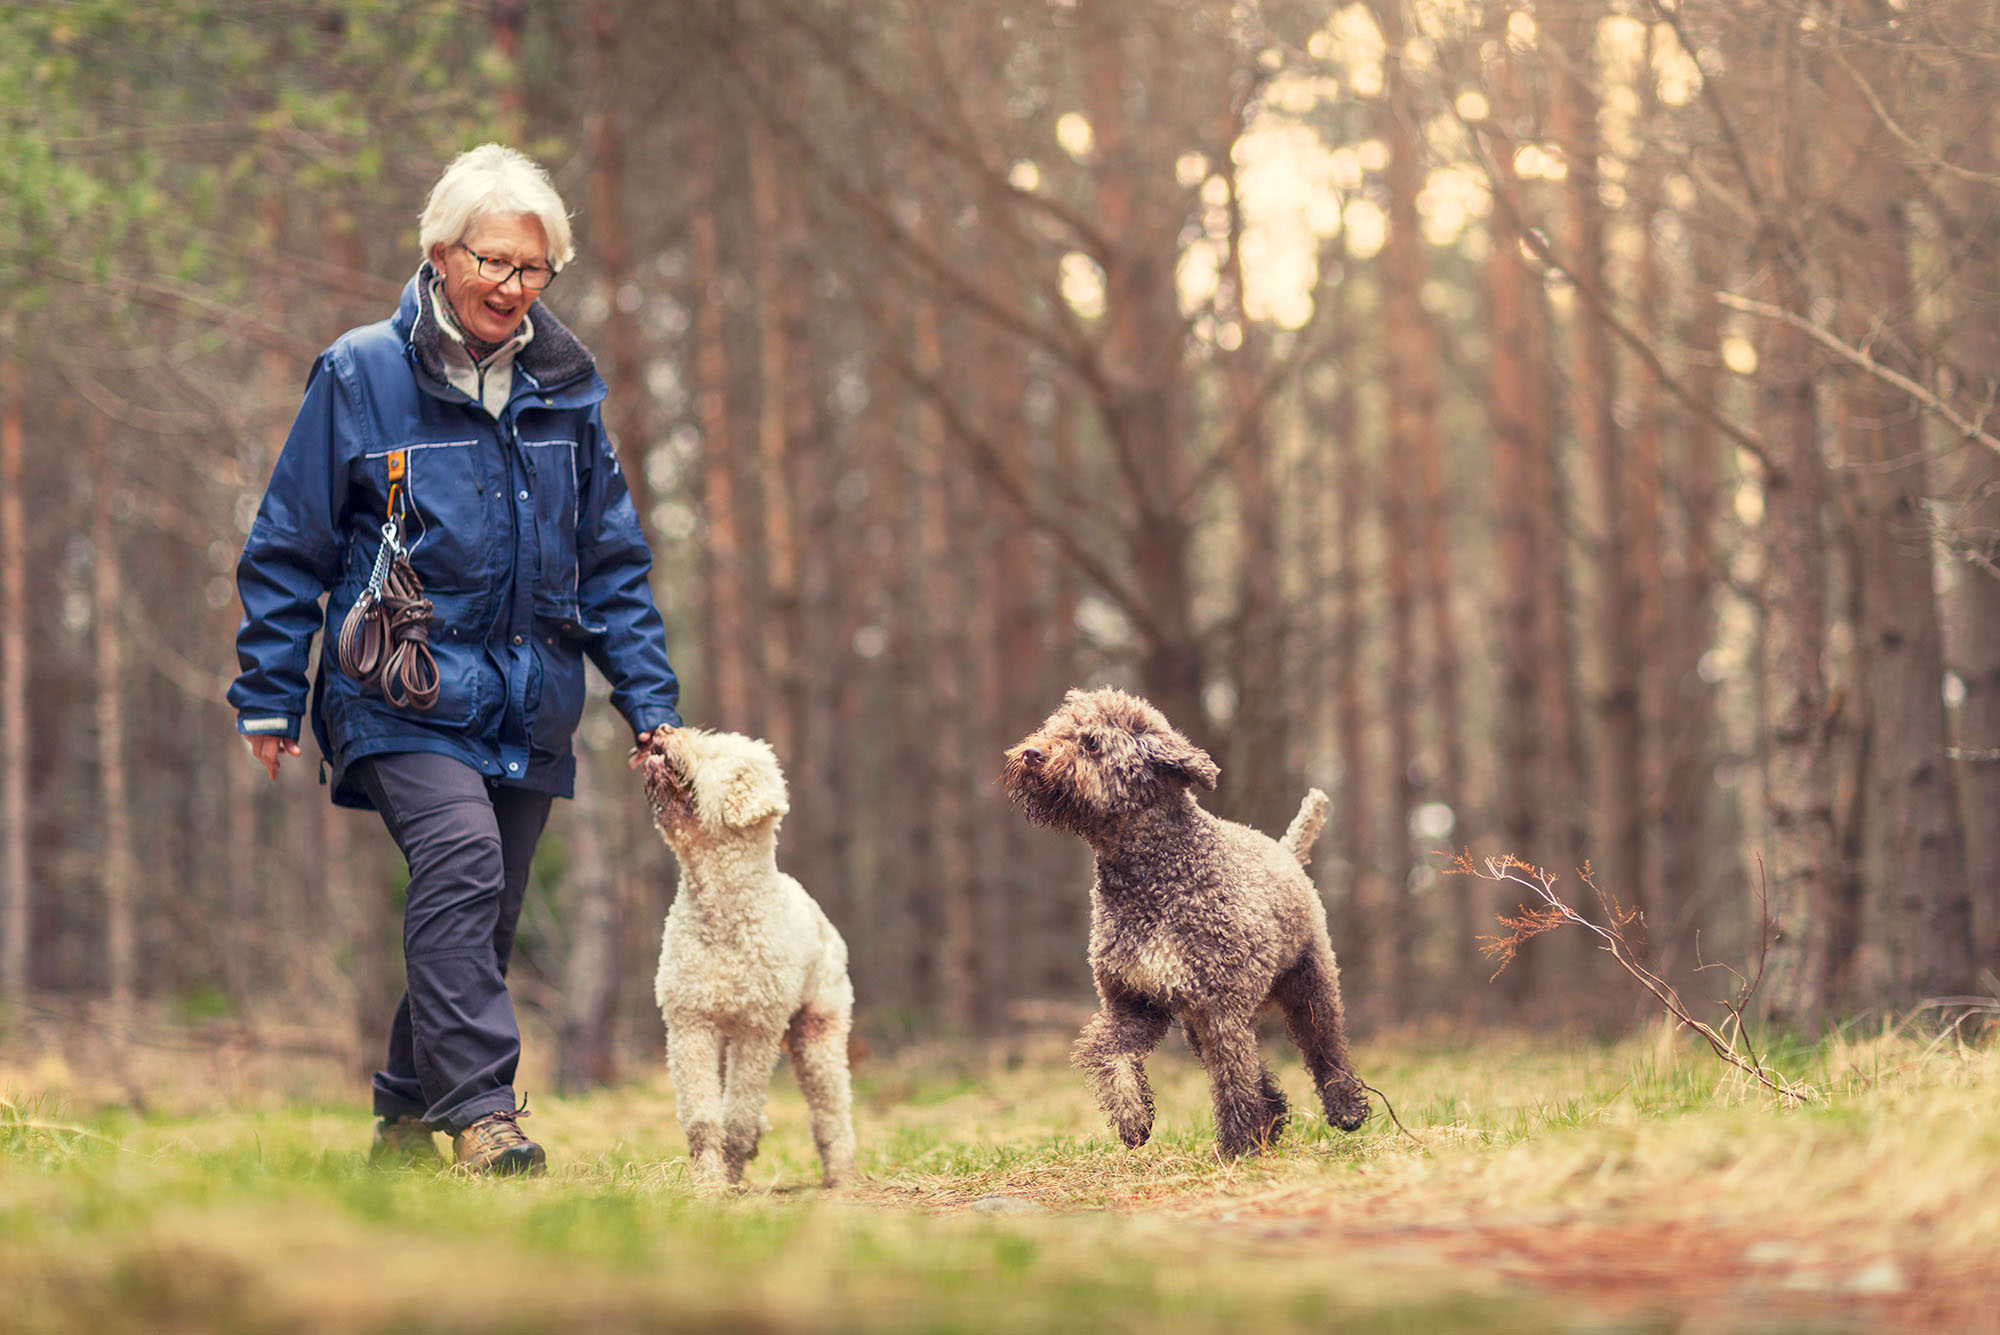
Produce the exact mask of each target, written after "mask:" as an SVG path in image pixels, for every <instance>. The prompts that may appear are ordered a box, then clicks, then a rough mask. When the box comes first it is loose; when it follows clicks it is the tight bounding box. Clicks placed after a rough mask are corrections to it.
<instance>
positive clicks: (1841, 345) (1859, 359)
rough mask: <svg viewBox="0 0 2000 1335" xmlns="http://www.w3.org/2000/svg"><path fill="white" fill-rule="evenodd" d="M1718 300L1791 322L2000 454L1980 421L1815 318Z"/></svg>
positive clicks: (1998, 443)
mask: <svg viewBox="0 0 2000 1335" xmlns="http://www.w3.org/2000/svg"><path fill="white" fill-rule="evenodd" d="M1715 299H1716V300H1717V301H1719V302H1721V303H1722V304H1723V305H1725V306H1727V307H1729V309H1731V310H1733V311H1742V312H1744V313H1745V314H1746V315H1760V316H1762V317H1764V318H1765V319H1767V320H1776V321H1777V322H1778V323H1780V324H1783V325H1788V326H1790V327H1791V328H1793V329H1796V330H1798V331H1799V332H1800V333H1802V334H1804V335H1805V336H1806V337H1807V338H1810V339H1811V340H1812V341H1813V342H1815V343H1817V344H1819V345H1820V346H1821V347H1823V348H1825V349H1826V350H1827V351H1829V352H1831V353H1833V354H1834V356H1836V357H1838V358H1840V359H1841V360H1842V361H1844V362H1846V363H1847V364H1848V365H1850V366H1853V367H1857V368H1859V369H1860V370H1863V371H1866V372H1867V373H1868V374H1869V375H1872V376H1874V377H1875V378H1876V379H1877V380H1880V381H1882V382H1883V383H1884V384H1889V385H1894V386H1895V387H1896V388H1897V389H1900V390H1902V391H1903V393H1905V394H1907V395H1909V396H1910V398H1912V399H1914V400H1915V401H1916V402H1917V404H1918V405H1919V406H1920V407H1922V408H1923V409H1924V410H1925V411H1926V412H1929V413H1932V414H1934V415H1935V416H1937V417H1940V418H1942V419H1943V420H1944V421H1945V422H1946V423H1948V424H1949V425H1950V426H1951V428H1952V429H1953V430H1954V431H1957V432H1958V433H1959V435H1960V437H1961V438H1962V439H1964V440H1968V441H1974V442H1977V443H1978V444H1981V445H1984V446H1985V447H1986V448H1987V449H1989V450H1992V451H1993V452H1994V453H1996V454H2000V437H1995V436H1994V435H1992V434H1991V433H1990V432H1988V431H1987V430H1986V429H1985V428H1983V427H1981V426H1980V425H1979V424H1978V423H1977V422H1974V421H1972V420H1970V419H1969V418H1967V417H1965V416H1964V415H1963V414H1962V413H1960V412H1958V411H1957V410H1956V409H1954V408H1953V407H1952V406H1951V405H1950V404H1948V403H1946V402H1945V401H1944V400H1943V399H1941V398H1939V397H1938V396H1937V395H1935V394H1933V393H1931V391H1929V390H1928V389H1925V388H1924V387H1923V386H1922V385H1920V384H1918V383H1917V382H1916V381H1914V380H1912V379H1910V377H1908V376H1906V375H1904V374H1903V373H1902V372H1901V371H1898V370H1896V369H1894V368H1893V367H1888V366H1884V365H1882V363H1880V362H1878V361H1876V360H1875V359H1874V358H1873V357H1871V356H1869V355H1868V354H1867V353H1866V352H1864V351H1862V350H1861V349H1859V348H1856V347H1854V346H1852V345H1851V344H1849V343H1847V342H1845V341H1843V340H1842V339H1840V338H1839V337H1838V336H1836V335H1834V334H1832V333H1829V332H1828V331H1827V330H1824V329H1822V328H1820V327H1819V326H1818V325H1816V324H1814V323H1813V322H1812V321H1810V320H1807V319H1805V318H1804V317H1802V316H1798V315H1794V314H1792V313H1791V312H1790V311H1788V310H1785V309H1784V308H1783V307H1779V306H1772V305H1770V304H1768V303H1766V302H1762V301H1752V300H1751V299H1750V298H1749V297H1739V296H1737V295H1736V294H1735V293H1733V292H1717V293H1716V294H1715Z"/></svg>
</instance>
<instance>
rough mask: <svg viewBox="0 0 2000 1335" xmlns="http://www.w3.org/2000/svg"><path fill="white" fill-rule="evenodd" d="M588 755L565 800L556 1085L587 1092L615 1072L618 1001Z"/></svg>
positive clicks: (613, 921)
mask: <svg viewBox="0 0 2000 1335" xmlns="http://www.w3.org/2000/svg"><path fill="white" fill-rule="evenodd" d="M597 760H598V758H597V757H596V756H595V755H580V756H578V757H577V762H578V763H577V767H576V801H575V802H573V803H571V804H570V809H569V812H568V815H569V820H568V821H567V822H566V825H567V828H568V833H569V850H570V858H569V866H568V869H567V871H566V872H565V874H564V877H563V879H564V880H565V881H566V882H567V888H568V891H569V899H570V906H569V914H568V917H569V938H570V939H569V959H568V961H567V962H566V963H565V965H564V969H563V1003H562V1036H561V1049H560V1053H559V1055H558V1057H557V1063H556V1087H557V1088H558V1089H560V1090H562V1091H563V1092H564V1093H565V1094H573V1093H577V1092H578V1091H581V1090H586V1089H595V1088H599V1087H601V1086H604V1085H608V1084H610V1083H611V1082H612V1081H613V1080H614V1079H615V1078H616V1077H617V1067H618V1063H617V1045H616V1043H615V1041H614V1037H615V1036H614V1032H613V1027H612V1022H613V1020H614V1018H615V1016H616V1013H617V1005H616V1003H617V999H618V938H619V923H618V897H617V887H616V885H615V884H614V883H613V881H612V877H611V868H610V862H609V859H608V858H607V857H606V856H605V848H604V832H603V830H602V829H601V828H600V826H599V821H600V820H601V819H602V813H601V812H600V810H599V785H598V777H597Z"/></svg>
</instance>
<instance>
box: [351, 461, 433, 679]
mask: <svg viewBox="0 0 2000 1335" xmlns="http://www.w3.org/2000/svg"><path fill="white" fill-rule="evenodd" d="M401 462H402V461H401V458H400V457H395V456H392V463H391V471H392V472H394V471H399V470H397V469H396V468H395V465H396V464H399V463H401ZM401 498H402V489H401V486H400V484H399V483H397V482H391V483H390V484H389V517H388V519H387V520H385V521H384V522H383V524H382V545H381V546H380V547H379V548H377V549H376V551H375V568H374V569H373V570H372V571H370V572H369V575H368V587H367V588H365V589H363V590H362V591H361V596H360V597H359V598H357V599H356V600H355V602H354V607H353V608H352V609H351V610H350V611H349V612H348V614H347V620H345V621H343V622H342V623H341V625H340V649H339V655H340V670H341V671H342V672H345V673H346V674H347V675H348V676H350V677H353V678H354V679H355V680H356V681H358V682H360V683H361V684H362V685H363V686H372V687H374V688H375V689H376V690H378V691H380V692H381V693H382V698H383V699H384V700H387V701H388V702H389V703H390V704H392V705H394V706H395V707H396V708H398V709H429V708H430V707H431V706H432V705H434V704H436V703H437V698H438V686H439V684H440V683H439V681H438V667H437V660H436V659H435V658H433V657H432V656H431V646H430V639H431V614H432V607H431V600H430V599H428V598H426V597H424V586H423V584H422V583H421V582H420V581H419V580H418V579H417V572H416V571H415V570H413V569H411V567H410V552H409V549H408V548H407V547H405V546H403V538H402V528H403V524H402V520H403V507H402V505H401V503H400V502H401Z"/></svg>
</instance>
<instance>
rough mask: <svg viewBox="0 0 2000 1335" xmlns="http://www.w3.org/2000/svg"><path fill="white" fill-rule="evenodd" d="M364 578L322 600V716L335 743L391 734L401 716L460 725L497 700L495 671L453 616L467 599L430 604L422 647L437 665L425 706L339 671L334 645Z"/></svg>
mask: <svg viewBox="0 0 2000 1335" xmlns="http://www.w3.org/2000/svg"><path fill="white" fill-rule="evenodd" d="M365 582H366V581H365V578H364V579H363V580H361V581H356V582H351V583H350V582H347V581H343V583H342V587H341V588H340V589H338V590H336V591H335V593H334V594H333V596H332V597H330V598H329V599H328V600H327V622H326V634H327V647H328V650H329V652H328V653H327V655H326V657H325V667H324V671H325V672H326V673H327V674H328V682H327V688H326V693H327V717H328V722H329V723H330V724H331V725H332V726H333V729H334V732H335V736H336V744H344V742H345V741H346V740H349V739H355V738H361V737H367V738H371V739H379V738H382V737H388V736H395V735H397V733H398V732H399V731H400V730H401V728H402V727H403V726H404V724H403V723H402V722H401V721H402V720H408V721H411V722H417V723H428V724H432V725H436V726H441V727H448V728H465V727H469V726H471V725H472V724H474V723H476V722H478V720H479V719H480V717H481V714H482V712H483V711H484V710H485V709H486V708H487V706H488V704H489V703H490V702H492V701H496V700H498V699H499V684H498V675H499V674H498V673H497V672H495V670H494V669H493V667H492V665H491V663H490V662H489V661H488V659H487V656H486V649H485V647H484V646H483V645H482V644H481V643H480V642H479V641H480V636H479V635H478V633H477V632H476V631H474V630H472V629H471V628H470V627H469V626H467V625H466V624H465V623H464V622H463V621H462V620H460V619H456V618H457V615H458V614H459V613H460V612H462V611H463V610H464V609H465V607H466V605H467V604H469V603H471V602H472V601H474V600H472V599H463V598H450V597H447V598H446V599H444V600H443V601H441V602H440V601H438V600H433V602H432V616H431V626H430V638H429V639H428V640H427V641H426V642H425V645H424V647H425V648H426V649H428V650H429V652H430V656H431V660H432V661H433V662H434V663H436V664H437V675H438V695H437V700H436V702H435V703H433V704H432V705H431V706H430V708H428V709H411V708H403V707H399V706H396V705H393V704H391V703H389V701H388V700H387V699H385V698H384V697H383V695H382V692H381V690H380V689H379V687H378V686H375V685H368V684H364V683H363V682H360V681H358V680H356V679H355V678H353V677H351V676H349V675H348V674H347V673H346V672H344V671H342V670H341V668H340V663H339V656H338V654H337V652H333V650H334V646H335V645H336V644H337V643H338V640H339V636H340V628H341V626H342V625H343V624H344V623H345V622H346V620H347V615H348V613H349V612H350V611H352V610H353V607H354V604H355V601H356V600H357V599H358V598H359V597H360V595H361V590H362V588H363V586H364V585H365ZM426 592H428V590H427V591H426ZM414 647H415V646H412V651H413V650H414ZM385 652H386V650H385Z"/></svg>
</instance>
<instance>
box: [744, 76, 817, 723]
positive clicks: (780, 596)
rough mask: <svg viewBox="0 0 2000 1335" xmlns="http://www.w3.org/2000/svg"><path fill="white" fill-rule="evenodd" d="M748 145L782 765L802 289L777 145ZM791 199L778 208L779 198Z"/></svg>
mask: <svg viewBox="0 0 2000 1335" xmlns="http://www.w3.org/2000/svg"><path fill="white" fill-rule="evenodd" d="M745 133H746V135H747V137H748V139H749V152H748V153H747V155H746V156H747V159H748V165H749V169H750V203H751V212H752V215H753V217H754V219H755V221H756V245H757V349H758V372H759V376H758V385H759V390H758V399H757V463H758V483H759V487H760V490H761V493H762V496H763V500H764V533H763V545H764V578H765V593H766V596H765V598H764V602H763V614H762V616H761V617H760V618H759V620H760V621H761V622H762V623H763V625H762V629H763V658H764V678H765V680H766V682H768V683H769V685H770V687H771V690H772V694H773V696H774V698H773V699H772V700H770V701H768V702H767V703H766V706H765V709H764V711H763V714H764V717H765V719H766V720H767V722H766V731H765V738H766V740H768V741H769V742H770V743H771V745H772V747H773V748H774V749H775V750H776V751H777V753H778V755H779V757H780V758H781V759H784V760H789V759H790V758H791V755H792V750H793V733H794V731H795V728H796V726H797V723H798V716H799V715H800V713H802V712H803V711H802V707H801V705H800V702H799V692H800V689H801V688H802V687H803V684H804V678H803V677H802V676H801V675H800V669H799V665H798V663H797V662H796V659H797V652H796V647H795V646H796V644H797V639H798V619H799V552H798V536H797V535H798V517H797V513H796V507H795V504H794V502H793V492H792V480H793V479H792V473H793V466H792V454H793V442H792V439H791V429H792V426H793V404H794V402H795V400H796V399H797V397H798V395H797V391H796V389H795V386H794V381H795V380H796V378H797V377H798V376H799V375H800V371H801V368H800V367H799V366H798V365H797V362H798V356H797V353H796V351H795V349H794V346H793V345H794V341H795V340H796V339H797V338H798V337H799V334H800V332H801V331H800V325H801V323H802V315H803V308H804V295H805V294H804V290H803V287H802V286H801V284H800V282H799V281H798V278H797V275H796V274H795V273H794V271H793V268H792V264H791V256H792V251H793V249H794V247H795V246H796V245H797V244H798V243H799V242H798V237H797V233H796V228H797V225H798V223H799V221H800V219H799V209H798V201H797V198H796V194H797V192H796V191H790V192H786V191H785V190H784V185H783V182H782V173H783V168H782V166H781V164H780V162H779V160H778V145H777V142H776V138H775V136H773V134H772V133H771V129H770V126H769V125H768V124H767V123H766V122H765V121H764V120H763V119H762V118H761V117H757V116H751V117H748V118H746V120H745ZM786 193H790V194H791V195H792V196H793V198H791V199H790V200H786V199H785V198H783V195H784V194H786Z"/></svg>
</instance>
